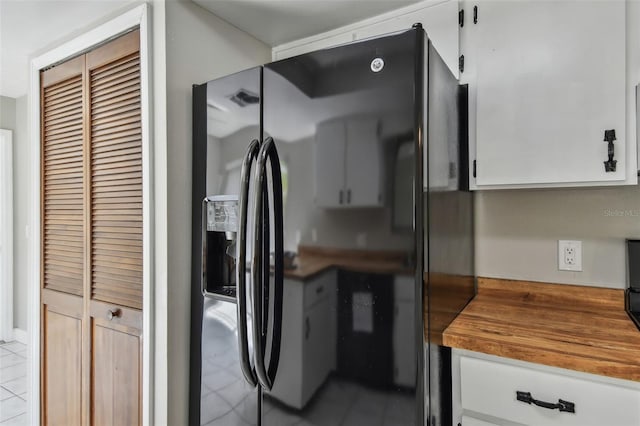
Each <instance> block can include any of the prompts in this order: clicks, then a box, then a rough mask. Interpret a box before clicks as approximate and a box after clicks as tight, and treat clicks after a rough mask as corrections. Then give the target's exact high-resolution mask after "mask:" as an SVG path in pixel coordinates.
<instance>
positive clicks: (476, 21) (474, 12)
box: [473, 6, 478, 24]
mask: <svg viewBox="0 0 640 426" xmlns="http://www.w3.org/2000/svg"><path fill="white" fill-rule="evenodd" d="M473 23H474V24H477V23H478V6H473Z"/></svg>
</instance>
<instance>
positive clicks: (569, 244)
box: [558, 240, 582, 272]
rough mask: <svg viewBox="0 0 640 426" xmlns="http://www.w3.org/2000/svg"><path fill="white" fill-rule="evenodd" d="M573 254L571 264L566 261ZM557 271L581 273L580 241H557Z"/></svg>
mask: <svg viewBox="0 0 640 426" xmlns="http://www.w3.org/2000/svg"><path fill="white" fill-rule="evenodd" d="M571 252H573V263H571V262H570V261H568V259H567V257H571V255H570V254H567V253H571ZM558 269H559V270H560V271H578V272H580V271H582V241H576V240H558Z"/></svg>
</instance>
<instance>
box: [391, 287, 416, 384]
mask: <svg viewBox="0 0 640 426" xmlns="http://www.w3.org/2000/svg"><path fill="white" fill-rule="evenodd" d="M414 287H415V279H414V278H413V277H411V276H404V275H396V276H395V277H394V283H393V292H394V303H393V305H394V306H393V308H394V319H393V382H394V384H396V385H398V386H404V387H407V388H415V387H416V351H415V347H416V345H415V330H416V328H415V327H416V321H415V318H416V315H415V303H414V302H413V301H414V300H415V294H414V292H415V289H414Z"/></svg>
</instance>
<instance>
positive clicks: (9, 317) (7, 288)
mask: <svg viewBox="0 0 640 426" xmlns="http://www.w3.org/2000/svg"><path fill="white" fill-rule="evenodd" d="M12 136H13V132H12V131H11V130H6V129H0V205H1V206H2V209H0V229H1V230H2V231H0V340H4V341H6V342H8V341H11V340H13V157H12V151H13V142H12Z"/></svg>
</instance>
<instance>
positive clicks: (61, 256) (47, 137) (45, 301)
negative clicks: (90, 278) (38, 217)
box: [40, 56, 85, 425]
mask: <svg viewBox="0 0 640 426" xmlns="http://www.w3.org/2000/svg"><path fill="white" fill-rule="evenodd" d="M84 68H85V61H84V56H82V57H79V58H75V59H73V60H71V61H68V62H66V63H64V64H62V65H58V66H57V67H55V68H52V69H50V70H48V71H44V72H42V73H41V76H40V78H41V87H42V90H41V112H42V113H41V166H42V167H41V172H42V173H41V178H42V181H41V190H42V193H41V197H42V202H41V205H42V210H41V214H42V222H41V226H42V229H41V235H42V244H41V259H42V268H41V274H42V276H41V285H42V354H41V355H42V356H41V360H42V366H41V368H42V392H43V398H42V404H43V406H42V416H43V423H45V424H51V425H60V424H66V425H79V424H81V419H82V403H83V400H82V397H83V383H82V380H81V376H82V371H81V365H82V362H81V361H82V351H83V346H82V329H83V312H84V301H83V294H84V267H85V266H84V256H85V251H84V245H85V243H84V235H85V234H84V227H85V222H84V215H85V201H84V195H83V191H84V186H83V182H84V181H83V173H84V161H83V144H84V139H85V138H84V128H83V109H84V86H83V81H84V80H83V74H84Z"/></svg>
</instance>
